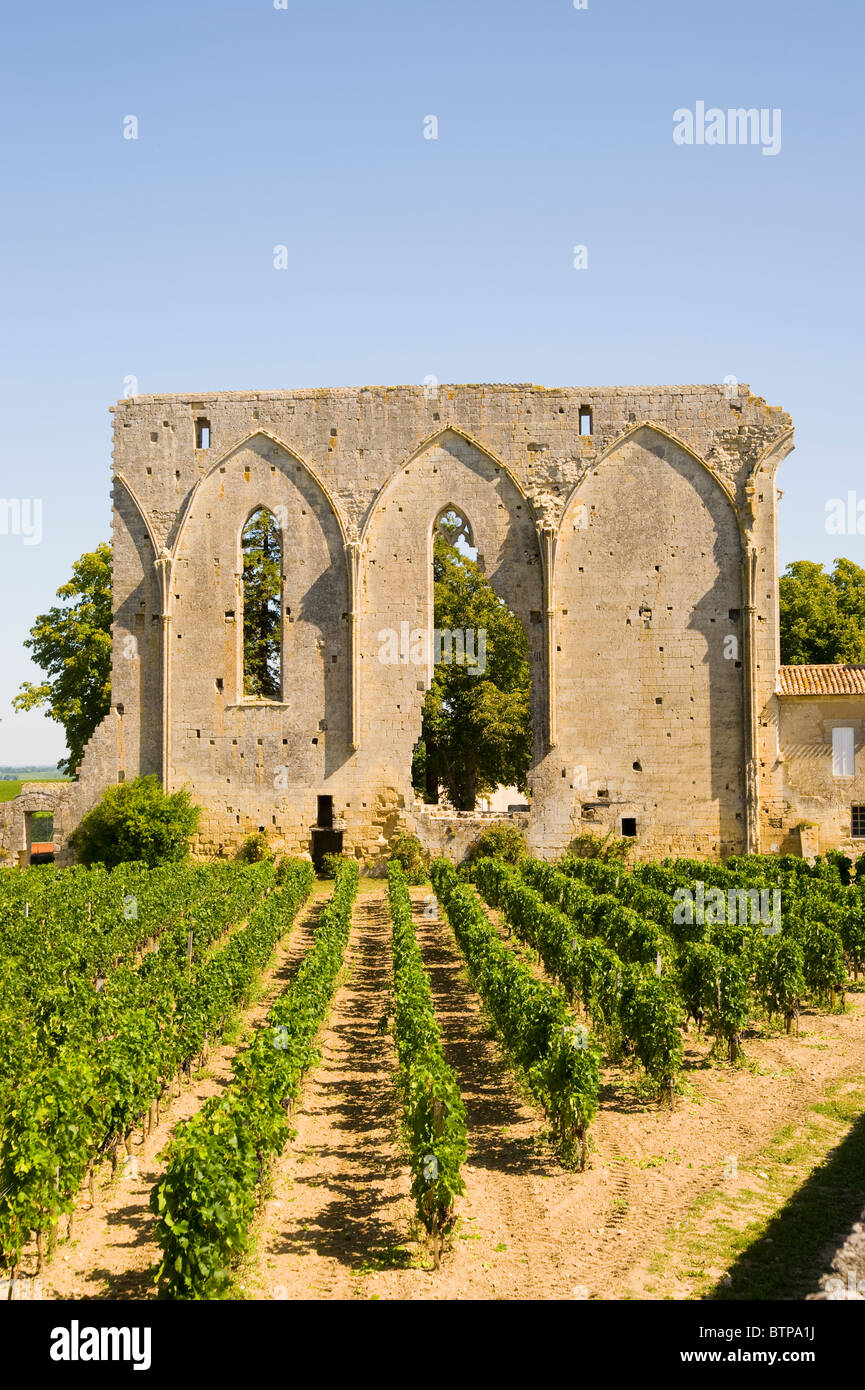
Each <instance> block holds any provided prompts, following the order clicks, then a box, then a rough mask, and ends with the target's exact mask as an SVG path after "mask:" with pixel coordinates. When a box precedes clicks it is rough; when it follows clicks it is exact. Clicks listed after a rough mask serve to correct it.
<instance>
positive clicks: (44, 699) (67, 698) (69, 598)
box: [12, 542, 112, 773]
mask: <svg viewBox="0 0 865 1390" xmlns="http://www.w3.org/2000/svg"><path fill="white" fill-rule="evenodd" d="M57 597H58V598H60V599H63V603H62V604H56V605H55V606H54V607H53V608H49V610H48V612H47V613H40V615H39V616H38V617H37V619H36V622H35V623H34V625H33V627H32V628H31V629H30V636H29V638H28V639H27V641H25V643H24V645H25V647H29V648H30V650H31V651H32V653H33V660H34V662H35V663H36V665H37V666H39V667H41V668H42V670H43V671H44V672H45V674H46V679H45V680H44V681H41V682H40V683H39V684H36V685H34V684H33V683H32V682H31V681H25V682H24V684H23V685H22V686H21V689H20V691H19V692H18V694H17V695H16V696H15V697H14V698H13V701H12V704H13V706H14V708H15V709H19V710H29V709H38V708H40V707H41V706H45V707H46V708H47V710H48V715H49V717H50V718H51V719H55V720H56V721H57V723H58V724H62V725H63V728H64V730H65V732H66V745H67V748H68V749H69V756H68V757H67V758H65V759H61V761H60V762H59V763H58V767H59V768H60V770H61V772H69V773H74V772H75V771H76V769H77V768H78V765H79V763H80V762H81V759H82V757H83V756H84V749H85V747H86V745H87V741H88V739H89V738H90V737H91V735H92V733H93V731H94V729H95V728H96V726H97V724H98V723H99V722H100V720H101V719H103V718H104V717H105V715H106V714H107V713H108V710H109V708H110V706H111V616H112V615H111V546H110V545H109V544H108V543H107V542H103V543H102V544H101V545H99V546H97V548H96V549H95V550H92V551H88V552H87V553H86V554H84V555H82V556H81V558H80V559H78V560H76V561H75V564H74V565H73V566H72V578H71V579H70V580H69V582H68V583H67V584H61V586H60V588H59V589H58V590H57Z"/></svg>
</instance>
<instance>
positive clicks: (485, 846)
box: [468, 825, 529, 864]
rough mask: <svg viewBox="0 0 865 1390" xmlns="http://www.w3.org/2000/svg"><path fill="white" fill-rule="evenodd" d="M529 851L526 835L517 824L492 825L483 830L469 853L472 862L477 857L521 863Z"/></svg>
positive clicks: (507, 862)
mask: <svg viewBox="0 0 865 1390" xmlns="http://www.w3.org/2000/svg"><path fill="white" fill-rule="evenodd" d="M528 852H529V848H528V845H527V844H526V837H525V835H524V834H523V832H522V830H520V829H519V827H518V826H516V825H491V826H490V827H489V829H488V830H482V831H481V833H480V835H479V836H478V838H477V839H476V840H475V841H474V843H473V844H472V846H471V849H470V850H469V853H468V858H469V862H470V863H474V861H475V860H476V859H501V860H503V861H504V863H505V864H519V862H520V860H521V859H525V858H526V856H527V854H528Z"/></svg>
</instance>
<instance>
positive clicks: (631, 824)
mask: <svg viewBox="0 0 865 1390" xmlns="http://www.w3.org/2000/svg"><path fill="white" fill-rule="evenodd" d="M622 834H623V835H625V836H627V838H628V839H630V840H633V839H634V837H635V836H636V834H637V821H636V818H635V817H634V816H622Z"/></svg>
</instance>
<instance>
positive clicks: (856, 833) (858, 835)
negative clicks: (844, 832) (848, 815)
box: [850, 806, 865, 840]
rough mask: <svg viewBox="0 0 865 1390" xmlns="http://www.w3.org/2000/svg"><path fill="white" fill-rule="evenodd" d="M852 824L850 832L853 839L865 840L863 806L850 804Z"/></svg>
mask: <svg viewBox="0 0 865 1390" xmlns="http://www.w3.org/2000/svg"><path fill="white" fill-rule="evenodd" d="M850 810H851V811H852V813H853V824H852V826H851V830H850V833H851V835H852V838H853V839H854V840H865V806H851V807H850Z"/></svg>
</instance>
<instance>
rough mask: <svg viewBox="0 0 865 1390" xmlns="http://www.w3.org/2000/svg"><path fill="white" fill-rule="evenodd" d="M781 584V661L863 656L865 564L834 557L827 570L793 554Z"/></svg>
mask: <svg viewBox="0 0 865 1390" xmlns="http://www.w3.org/2000/svg"><path fill="white" fill-rule="evenodd" d="M779 588H780V616H781V661H782V662H783V663H784V665H786V666H798V665H801V664H803V663H804V664H809V663H813V664H817V665H819V664H830V665H834V664H836V663H838V662H852V663H854V664H855V663H860V662H865V569H862V568H861V567H860V566H859V565H855V564H854V563H853V561H852V560H836V561H835V568H834V570H833V571H832V572H831V574H827V573H825V571H824V569H823V566H822V565H817V564H814V563H813V562H812V561H811V560H795V561H794V562H793V563H792V564H791V565H788V566H787V569H786V572H785V573H784V574H783V575H782V576H781V581H780V586H779Z"/></svg>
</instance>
